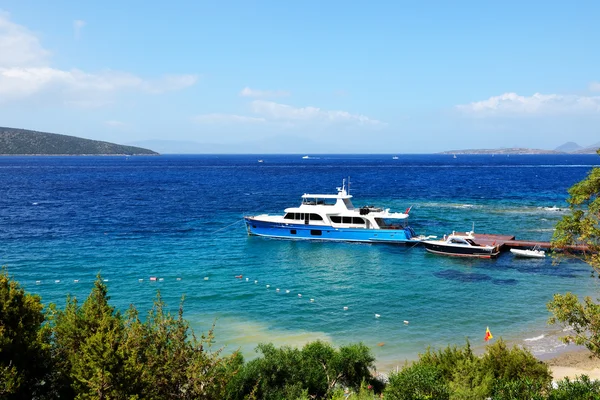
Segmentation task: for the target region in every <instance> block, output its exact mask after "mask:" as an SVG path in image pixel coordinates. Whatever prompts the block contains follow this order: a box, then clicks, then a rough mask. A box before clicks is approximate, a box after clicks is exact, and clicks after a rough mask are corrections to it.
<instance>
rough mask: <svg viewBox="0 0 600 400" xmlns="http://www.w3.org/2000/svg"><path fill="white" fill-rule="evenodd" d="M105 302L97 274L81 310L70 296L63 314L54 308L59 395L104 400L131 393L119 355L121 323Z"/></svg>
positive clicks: (106, 290)
mask: <svg viewBox="0 0 600 400" xmlns="http://www.w3.org/2000/svg"><path fill="white" fill-rule="evenodd" d="M109 300H110V297H109V296H108V288H107V287H106V285H105V284H104V282H103V281H102V277H101V276H100V275H98V276H97V277H96V281H95V282H94V287H93V288H92V291H91V293H90V295H89V296H88V298H87V299H86V301H85V302H84V303H83V305H82V306H81V307H79V306H78V303H77V299H76V298H71V297H68V298H67V304H66V306H65V309H64V311H58V310H56V308H53V309H52V318H51V322H52V331H53V343H52V344H53V358H54V361H55V369H56V371H55V374H54V378H55V379H54V381H53V383H54V390H55V392H56V394H57V395H59V396H63V397H74V398H78V399H87V398H94V399H106V398H118V397H119V396H121V397H122V396H124V395H126V394H127V393H131V392H129V389H130V388H131V386H130V385H129V383H128V380H127V379H126V376H127V375H126V371H125V365H124V358H123V354H122V351H121V347H122V342H123V331H124V324H123V320H122V317H121V314H120V313H119V312H118V311H116V310H115V308H114V307H112V306H110V305H109V303H108V301H109Z"/></svg>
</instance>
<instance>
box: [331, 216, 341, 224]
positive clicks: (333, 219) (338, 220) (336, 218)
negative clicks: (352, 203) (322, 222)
mask: <svg viewBox="0 0 600 400" xmlns="http://www.w3.org/2000/svg"><path fill="white" fill-rule="evenodd" d="M331 222H333V223H335V224H341V223H342V217H339V216H333V217H331Z"/></svg>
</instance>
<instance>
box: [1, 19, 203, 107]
mask: <svg viewBox="0 0 600 400" xmlns="http://www.w3.org/2000/svg"><path fill="white" fill-rule="evenodd" d="M84 25H85V22H84V21H82V20H77V21H75V22H74V24H73V26H74V29H75V30H76V32H77V29H81V28H82V27H83V26H84ZM48 58H49V52H48V51H46V50H45V49H44V48H43V47H42V46H41V44H40V42H39V40H38V38H37V37H36V36H35V35H34V34H33V33H31V32H30V31H29V30H27V29H26V28H25V27H23V26H20V25H18V24H15V23H13V22H11V21H10V19H9V15H8V14H7V13H2V12H0V103H2V102H4V101H10V100H15V99H28V98H34V99H40V98H46V99H48V98H50V99H51V100H50V101H51V102H52V104H56V103H61V104H65V105H71V106H84V107H89V106H90V105H94V106H99V105H103V104H108V103H110V101H109V100H108V99H107V98H106V97H107V96H109V95H112V94H114V93H116V92H118V91H123V90H132V91H138V92H143V93H152V94H160V93H164V92H168V91H173V90H180V89H183V88H186V87H189V86H192V85H194V84H195V83H196V82H197V80H198V77H197V76H196V75H165V76H163V77H161V78H158V79H143V78H141V77H139V76H137V75H134V74H131V73H128V72H121V71H113V70H105V71H100V72H85V71H81V70H79V69H71V70H62V69H57V68H53V67H52V66H51V65H50V62H49V59H48ZM44 96H46V97H44ZM99 96H100V97H99Z"/></svg>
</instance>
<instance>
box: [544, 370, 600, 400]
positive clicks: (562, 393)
mask: <svg viewBox="0 0 600 400" xmlns="http://www.w3.org/2000/svg"><path fill="white" fill-rule="evenodd" d="M599 399H600V381H597V380H594V381H592V380H590V378H589V377H588V376H587V375H581V376H580V377H578V379H576V380H574V381H571V380H569V378H565V379H563V380H561V381H558V382H557V387H556V389H553V390H552V391H551V392H550V396H548V400H599Z"/></svg>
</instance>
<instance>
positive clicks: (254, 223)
mask: <svg viewBox="0 0 600 400" xmlns="http://www.w3.org/2000/svg"><path fill="white" fill-rule="evenodd" d="M244 220H245V222H246V229H247V230H248V234H249V235H255V236H264V237H270V238H277V239H296V240H331V241H340V242H366V243H406V244H408V243H418V242H420V240H417V239H415V238H413V236H412V233H411V231H410V228H405V229H359V228H334V227H332V226H327V225H315V224H285V223H279V222H268V221H260V220H257V219H254V218H251V217H245V218H244Z"/></svg>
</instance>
